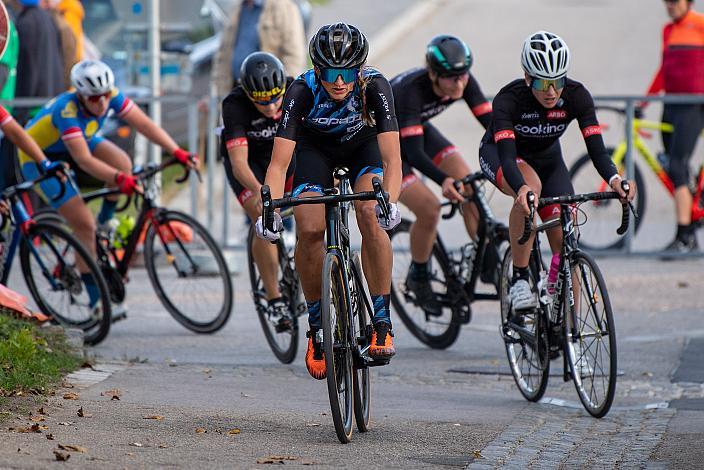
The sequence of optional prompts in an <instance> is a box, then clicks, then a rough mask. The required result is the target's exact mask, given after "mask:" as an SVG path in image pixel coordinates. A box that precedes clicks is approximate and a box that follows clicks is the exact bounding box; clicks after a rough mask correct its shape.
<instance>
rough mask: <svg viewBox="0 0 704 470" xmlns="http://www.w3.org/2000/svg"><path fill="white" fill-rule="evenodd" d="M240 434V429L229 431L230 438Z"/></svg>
mask: <svg viewBox="0 0 704 470" xmlns="http://www.w3.org/2000/svg"><path fill="white" fill-rule="evenodd" d="M239 433H240V430H239V429H230V430H229V431H227V435H228V436H234V435H235V434H239Z"/></svg>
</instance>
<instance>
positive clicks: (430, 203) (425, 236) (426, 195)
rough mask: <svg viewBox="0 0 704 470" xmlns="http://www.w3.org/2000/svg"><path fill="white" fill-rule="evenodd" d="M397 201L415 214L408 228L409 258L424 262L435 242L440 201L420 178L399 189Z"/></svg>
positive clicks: (428, 257)
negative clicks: (399, 194)
mask: <svg viewBox="0 0 704 470" xmlns="http://www.w3.org/2000/svg"><path fill="white" fill-rule="evenodd" d="M399 201H400V202H401V203H402V204H403V205H405V206H406V207H408V208H409V209H410V210H411V212H413V214H415V216H416V220H415V222H413V225H411V230H410V239H411V258H412V259H413V261H414V262H416V263H426V262H427V261H428V260H429V259H430V253H431V252H432V250H433V243H434V242H435V235H436V233H437V226H438V220H439V219H440V201H438V199H437V198H436V197H435V195H434V194H433V193H432V191H430V189H429V188H428V187H427V186H426V185H425V184H424V183H423V182H422V181H421V180H416V181H415V182H413V183H411V184H410V185H408V186H406V188H404V189H403V190H402V191H401V196H400V197H399Z"/></svg>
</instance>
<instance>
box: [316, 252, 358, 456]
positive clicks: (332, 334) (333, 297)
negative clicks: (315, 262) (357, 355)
mask: <svg viewBox="0 0 704 470" xmlns="http://www.w3.org/2000/svg"><path fill="white" fill-rule="evenodd" d="M348 308H349V305H348V303H347V299H346V295H345V282H344V277H343V275H342V265H341V263H340V259H339V258H338V257H337V255H336V254H335V253H328V254H327V255H326V256H325V262H324V264H323V282H322V291H321V297H320V314H321V321H322V326H323V352H324V354H325V368H326V370H327V385H328V397H329V398H330V409H331V411H332V421H333V423H334V425H335V432H336V433H337V437H338V439H340V442H342V443H343V444H346V443H348V442H350V439H352V422H353V416H352V415H353V402H354V392H353V387H354V385H353V380H354V379H353V377H352V375H353V370H352V369H353V368H352V350H351V346H352V345H350V344H349V328H350V325H349V324H348Z"/></svg>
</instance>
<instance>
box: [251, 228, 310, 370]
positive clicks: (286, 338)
mask: <svg viewBox="0 0 704 470" xmlns="http://www.w3.org/2000/svg"><path fill="white" fill-rule="evenodd" d="M255 237H256V234H255V233H254V228H253V227H250V229H249V236H248V237H247V264H248V265H249V282H250V284H251V286H252V300H254V308H255V310H256V311H257V316H258V317H259V322H260V323H261V325H262V330H264V337H265V338H266V342H267V343H269V347H270V348H271V351H272V352H273V353H274V356H276V358H277V359H278V360H279V361H281V362H282V363H284V364H290V363H292V362H293V360H294V359H295V358H296V348H297V346H298V316H297V315H296V312H295V309H296V306H297V304H298V301H299V299H297V298H290V297H291V295H290V294H291V291H293V290H297V289H295V288H294V287H296V286H287V285H286V283H285V282H284V275H285V270H286V269H287V268H288V266H287V265H285V264H283V261H282V256H288V255H287V254H286V253H281V250H286V247H285V246H284V245H283V241H282V240H279V243H278V244H277V250H278V251H279V253H278V254H279V260H280V261H282V265H281V266H279V273H278V277H279V289H280V290H281V296H282V297H283V298H284V301H285V302H286V303H287V304H288V306H289V314H290V316H291V329H287V330H284V331H278V330H277V323H278V321H277V319H271V318H269V315H268V312H267V306H268V302H267V298H266V290H265V289H264V283H263V282H262V278H261V274H260V273H259V268H258V267H257V263H255V262H254V255H253V253H252V243H253V241H254V239H255ZM292 274H293V273H292Z"/></svg>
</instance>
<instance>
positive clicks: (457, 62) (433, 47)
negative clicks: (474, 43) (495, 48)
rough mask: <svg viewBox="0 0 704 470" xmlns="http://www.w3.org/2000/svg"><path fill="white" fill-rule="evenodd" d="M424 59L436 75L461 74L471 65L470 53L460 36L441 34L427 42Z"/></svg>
mask: <svg viewBox="0 0 704 470" xmlns="http://www.w3.org/2000/svg"><path fill="white" fill-rule="evenodd" d="M425 61H426V62H427V63H428V67H430V69H431V70H432V71H434V72H435V73H437V74H438V75H462V74H463V73H466V72H467V71H469V68H470V67H471V66H472V53H471V52H470V51H469V47H467V44H465V43H464V41H462V40H461V39H460V38H457V37H455V36H450V35H447V34H442V35H440V36H435V37H434V38H433V39H431V40H430V43H428V47H427V49H426V51H425Z"/></svg>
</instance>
